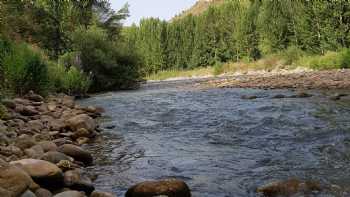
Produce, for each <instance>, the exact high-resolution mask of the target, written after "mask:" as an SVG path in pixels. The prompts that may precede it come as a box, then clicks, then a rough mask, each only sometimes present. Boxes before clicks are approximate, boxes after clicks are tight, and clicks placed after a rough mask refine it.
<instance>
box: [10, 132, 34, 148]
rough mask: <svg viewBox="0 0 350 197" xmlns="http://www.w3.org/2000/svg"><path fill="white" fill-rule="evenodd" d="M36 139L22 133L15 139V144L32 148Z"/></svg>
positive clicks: (19, 146)
mask: <svg viewBox="0 0 350 197" xmlns="http://www.w3.org/2000/svg"><path fill="white" fill-rule="evenodd" d="M35 144H36V143H35V140H34V139H33V138H32V137H30V136H28V135H25V134H24V135H21V136H19V137H18V138H17V139H16V140H15V146H17V147H18V148H20V149H22V150H25V149H28V148H31V147H32V146H34V145H35Z"/></svg>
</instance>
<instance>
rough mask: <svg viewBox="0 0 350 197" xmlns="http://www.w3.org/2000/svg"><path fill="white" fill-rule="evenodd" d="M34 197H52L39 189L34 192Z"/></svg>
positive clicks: (49, 193)
mask: <svg viewBox="0 0 350 197" xmlns="http://www.w3.org/2000/svg"><path fill="white" fill-rule="evenodd" d="M35 195H36V196H37V197H52V193H51V192H50V191H49V190H47V189H44V188H39V189H37V190H35Z"/></svg>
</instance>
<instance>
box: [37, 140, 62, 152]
mask: <svg viewBox="0 0 350 197" xmlns="http://www.w3.org/2000/svg"><path fill="white" fill-rule="evenodd" d="M39 145H40V146H41V147H42V148H43V150H44V152H49V151H57V149H58V147H57V145H56V144H55V143H53V142H51V141H42V142H39Z"/></svg>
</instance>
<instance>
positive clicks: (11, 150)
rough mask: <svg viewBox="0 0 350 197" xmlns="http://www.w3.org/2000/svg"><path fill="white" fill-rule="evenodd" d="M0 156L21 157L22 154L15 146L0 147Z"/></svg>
mask: <svg viewBox="0 0 350 197" xmlns="http://www.w3.org/2000/svg"><path fill="white" fill-rule="evenodd" d="M0 155H4V156H7V157H8V156H11V155H15V156H17V157H21V156H23V152H22V150H21V149H20V148H18V147H17V146H12V145H11V146H0Z"/></svg>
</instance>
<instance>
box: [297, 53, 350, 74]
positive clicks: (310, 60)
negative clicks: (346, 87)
mask: <svg viewBox="0 0 350 197" xmlns="http://www.w3.org/2000/svg"><path fill="white" fill-rule="evenodd" d="M298 65H302V66H307V67H310V68H312V69H317V70H324V69H341V68H350V50H349V49H342V50H340V51H339V52H326V53H325V54H324V55H317V56H307V57H303V58H301V59H300V60H299V61H298Z"/></svg>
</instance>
